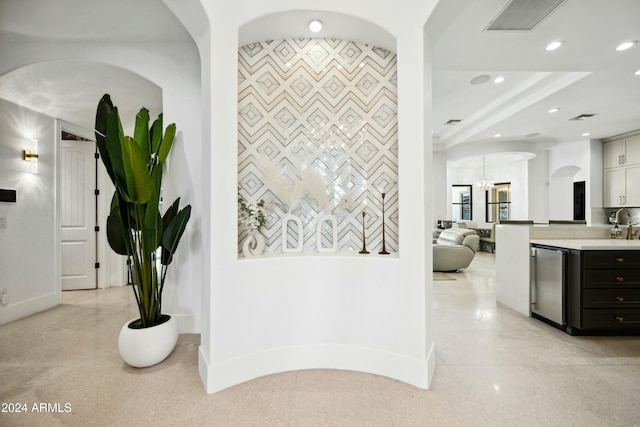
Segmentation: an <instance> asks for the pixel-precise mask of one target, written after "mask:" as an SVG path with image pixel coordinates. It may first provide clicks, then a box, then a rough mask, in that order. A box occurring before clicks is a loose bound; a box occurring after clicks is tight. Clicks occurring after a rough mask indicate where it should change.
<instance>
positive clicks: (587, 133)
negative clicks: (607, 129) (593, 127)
mask: <svg viewBox="0 0 640 427" xmlns="http://www.w3.org/2000/svg"><path fill="white" fill-rule="evenodd" d="M589 135H591V134H590V133H589V132H585V133H583V134H582V136H589Z"/></svg>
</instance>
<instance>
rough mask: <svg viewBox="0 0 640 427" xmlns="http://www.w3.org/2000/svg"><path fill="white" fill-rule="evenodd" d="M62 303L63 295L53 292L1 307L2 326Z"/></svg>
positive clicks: (0, 320) (0, 321)
mask: <svg viewBox="0 0 640 427" xmlns="http://www.w3.org/2000/svg"><path fill="white" fill-rule="evenodd" d="M61 303H62V293H61V292H53V293H50V294H47V295H42V296H39V297H36V298H31V299H28V300H26V301H20V302H18V303H16V304H9V305H6V306H4V305H0V325H4V324H6V323H9V322H13V321H16V320H20V319H23V318H25V317H28V316H31V315H33V314H36V313H40V312H41V311H44V310H48V309H50V308H52V307H55V306H57V305H60V304H61Z"/></svg>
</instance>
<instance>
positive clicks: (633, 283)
mask: <svg viewBox="0 0 640 427" xmlns="http://www.w3.org/2000/svg"><path fill="white" fill-rule="evenodd" d="M584 287H585V288H624V289H633V288H637V289H640V270H625V269H618V270H584Z"/></svg>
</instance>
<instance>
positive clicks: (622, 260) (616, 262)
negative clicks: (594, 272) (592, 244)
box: [583, 250, 640, 269]
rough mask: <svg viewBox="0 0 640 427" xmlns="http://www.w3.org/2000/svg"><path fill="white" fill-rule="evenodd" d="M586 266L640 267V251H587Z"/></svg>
mask: <svg viewBox="0 0 640 427" xmlns="http://www.w3.org/2000/svg"><path fill="white" fill-rule="evenodd" d="M583 262H584V264H583V265H584V268H585V269H599V268H615V269H626V268H640V251H636V250H633V251H615V250H613V251H585V252H584V258H583Z"/></svg>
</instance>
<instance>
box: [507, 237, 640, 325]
mask: <svg viewBox="0 0 640 427" xmlns="http://www.w3.org/2000/svg"><path fill="white" fill-rule="evenodd" d="M609 234H610V233H609V227H606V226H601V227H597V226H596V227H575V226H568V227H557V226H523V225H498V226H497V227H496V239H497V241H498V242H499V243H498V246H499V247H498V250H497V251H496V300H497V301H498V302H499V303H501V304H504V305H506V306H508V307H510V308H512V309H514V310H516V311H518V312H520V313H522V314H525V315H527V316H531V302H532V301H531V287H530V278H531V253H532V252H531V247H532V245H539V246H545V247H550V248H557V249H559V250H563V251H566V253H567V258H566V265H565V268H566V276H565V284H564V295H565V301H563V303H562V304H563V307H564V309H565V320H566V324H565V325H560V326H561V327H562V328H563V329H566V331H567V332H568V333H570V334H582V333H585V334H586V333H603V334H606V333H616V332H621V333H640V240H619V239H610V238H609Z"/></svg>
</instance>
